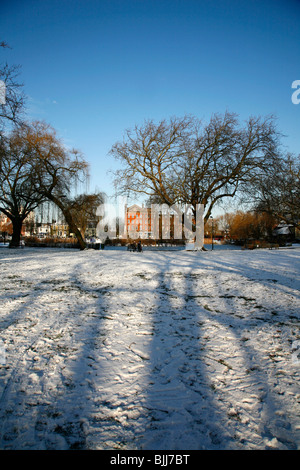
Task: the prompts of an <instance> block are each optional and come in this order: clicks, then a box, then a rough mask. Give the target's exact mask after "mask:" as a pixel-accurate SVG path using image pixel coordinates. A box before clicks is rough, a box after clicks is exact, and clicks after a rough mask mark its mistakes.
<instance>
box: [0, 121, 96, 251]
mask: <svg viewBox="0 0 300 470" xmlns="http://www.w3.org/2000/svg"><path fill="white" fill-rule="evenodd" d="M4 142H5V139H4V138H3V139H2V143H4ZM10 142H13V144H14V146H12V144H10V145H8V146H7V145H6V146H4V145H2V147H1V148H2V149H3V151H2V154H1V159H0V166H1V179H0V181H1V182H2V185H1V186H0V202H1V203H2V206H1V205H0V210H1V211H2V212H4V213H5V214H6V215H8V217H10V218H11V217H12V222H13V224H14V219H15V220H16V222H15V225H14V232H15V234H14V235H13V241H12V244H11V246H18V244H19V243H18V240H19V239H20V236H19V233H20V230H19V224H20V221H21V220H24V218H25V217H26V215H28V213H29V212H30V211H32V210H33V209H34V208H35V207H37V206H38V205H39V204H41V202H43V201H45V200H50V201H52V202H53V203H54V204H55V205H56V206H58V207H59V208H60V210H61V211H62V213H63V215H64V217H65V220H66V222H67V223H68V225H69V228H70V231H71V232H72V233H74V234H75V236H76V237H77V240H78V243H79V246H80V248H81V249H84V248H85V242H84V239H83V237H82V234H81V232H80V230H79V228H78V226H77V223H76V221H75V220H74V217H73V214H72V210H71V207H70V204H69V201H70V198H71V197H72V189H73V187H74V184H75V183H77V182H78V180H80V179H84V178H87V175H88V164H87V162H86V161H85V160H84V159H83V157H82V155H81V154H80V153H79V152H78V151H77V150H71V151H69V150H67V149H66V148H65V146H64V145H63V144H62V142H61V141H60V140H59V139H58V137H57V136H56V132H55V130H54V129H53V128H51V127H50V126H49V125H48V124H46V123H44V122H39V121H37V122H33V123H31V124H23V125H22V126H18V127H17V128H16V129H15V130H14V131H13V133H12V136H11V139H10ZM15 161H17V164H16V163H15ZM19 162H20V163H19ZM8 201H9V204H10V206H9V207H10V208H12V207H13V210H14V213H13V212H12V209H11V210H10V212H9V211H8V209H7V206H5V204H8Z"/></svg>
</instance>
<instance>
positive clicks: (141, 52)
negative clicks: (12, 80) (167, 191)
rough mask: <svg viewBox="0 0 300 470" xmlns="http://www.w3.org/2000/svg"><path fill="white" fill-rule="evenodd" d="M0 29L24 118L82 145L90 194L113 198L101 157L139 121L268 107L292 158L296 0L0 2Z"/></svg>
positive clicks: (299, 12) (299, 34)
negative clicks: (22, 97)
mask: <svg viewBox="0 0 300 470" xmlns="http://www.w3.org/2000/svg"><path fill="white" fill-rule="evenodd" d="M0 31H1V33H0V35H1V37H0V40H3V41H6V42H7V43H8V44H9V45H10V46H11V48H12V49H3V50H1V51H0V54H1V55H0V61H1V62H3V61H7V62H8V63H9V64H20V65H21V66H22V68H21V75H20V79H21V81H22V82H23V83H24V89H25V92H26V94H27V95H28V118H29V119H43V120H45V121H47V122H49V123H50V124H51V125H52V126H53V127H54V128H55V129H56V130H57V132H58V134H59V135H60V136H61V137H62V139H63V140H64V142H65V143H66V144H67V145H68V146H73V147H75V148H78V149H80V150H81V151H82V152H83V154H84V155H85V158H86V159H87V160H88V161H89V163H90V172H91V182H90V191H92V190H94V188H95V187H97V188H98V189H100V190H103V191H105V192H106V193H107V194H108V195H112V194H113V186H112V179H111V176H110V175H109V174H108V170H110V169H114V168H116V164H117V163H116V162H115V161H114V160H112V159H111V158H110V157H109V156H108V152H109V150H110V148H111V147H112V145H113V144H114V143H115V142H116V141H117V140H120V139H122V136H123V133H124V130H125V129H127V128H130V127H133V126H134V125H135V124H142V123H143V121H144V120H145V119H154V120H156V121H158V120H160V119H163V118H167V119H168V118H169V117H170V116H174V115H176V116H183V115H185V114H193V115H195V116H198V117H199V118H203V119H204V120H209V118H210V117H211V115H212V114H213V113H216V112H220V113H223V112H225V111H226V110H228V111H231V112H235V113H238V114H239V115H240V118H241V120H243V119H247V117H249V116H250V115H263V116H264V115H268V114H272V113H273V114H275V115H276V116H277V118H278V128H279V129H280V130H281V131H282V132H283V133H284V134H285V135H287V137H286V138H285V139H284V140H283V143H284V144H285V145H287V147H288V149H289V150H290V151H292V152H294V153H300V145H299V143H300V142H299V135H300V132H299V130H300V104H299V105H295V104H293V103H292V100H291V96H292V93H293V91H294V90H293V89H292V88H291V86H292V82H293V81H295V80H300V67H299V64H300V0H247V1H244V0H214V1H211V0H205V1H204V0H159V1H157V0H152V1H148V0H128V1H127V0H123V1H122V0H98V1H97V0H1V4H0Z"/></svg>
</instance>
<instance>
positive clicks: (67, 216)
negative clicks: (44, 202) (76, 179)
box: [47, 194, 86, 250]
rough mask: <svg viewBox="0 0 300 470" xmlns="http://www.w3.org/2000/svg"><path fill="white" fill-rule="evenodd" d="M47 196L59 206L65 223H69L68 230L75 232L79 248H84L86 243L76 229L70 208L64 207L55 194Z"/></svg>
mask: <svg viewBox="0 0 300 470" xmlns="http://www.w3.org/2000/svg"><path fill="white" fill-rule="evenodd" d="M47 197H48V198H49V199H50V200H51V201H53V202H54V204H56V205H57V206H58V207H59V208H60V210H61V211H62V213H63V215H64V217H65V219H66V222H67V224H68V225H69V229H70V232H72V233H74V234H75V236H76V238H77V241H78V244H79V247H80V249H81V250H84V249H85V248H86V243H85V241H84V239H83V236H82V234H81V232H80V230H79V229H78V227H77V225H76V224H75V223H74V221H73V217H72V214H71V212H70V210H69V209H68V207H66V206H65V205H64V204H63V202H62V201H61V200H60V199H59V198H57V197H56V196H53V195H52V194H50V195H49V194H48V195H47Z"/></svg>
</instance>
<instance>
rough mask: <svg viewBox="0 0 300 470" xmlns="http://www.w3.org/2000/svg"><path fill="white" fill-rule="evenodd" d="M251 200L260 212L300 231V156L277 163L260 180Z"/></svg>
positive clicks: (253, 190)
mask: <svg viewBox="0 0 300 470" xmlns="http://www.w3.org/2000/svg"><path fill="white" fill-rule="evenodd" d="M249 197H250V200H251V201H253V204H254V205H255V207H256V209H257V210H259V211H264V212H267V213H269V214H272V216H273V217H276V219H277V221H278V222H285V223H286V224H288V225H292V226H293V227H295V228H300V155H298V156H294V155H291V154H287V155H285V156H284V157H281V158H280V159H277V160H276V161H274V164H273V165H272V167H270V168H269V171H268V172H267V173H266V174H265V175H262V176H261V177H260V178H258V179H257V180H256V184H255V185H254V186H253V188H252V191H250V194H249Z"/></svg>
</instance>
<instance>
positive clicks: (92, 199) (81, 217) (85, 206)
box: [68, 192, 105, 237]
mask: <svg viewBox="0 0 300 470" xmlns="http://www.w3.org/2000/svg"><path fill="white" fill-rule="evenodd" d="M104 199H105V197H104V194H103V193H100V192H96V193H94V194H80V195H79V196H76V197H74V198H73V199H71V200H69V201H68V207H69V210H70V212H71V214H72V218H73V220H74V222H75V223H76V225H77V227H78V228H79V230H80V232H81V234H82V236H83V237H84V234H85V232H86V229H87V226H88V225H89V224H92V225H93V226H94V227H96V225H97V222H98V216H97V215H96V212H97V208H98V206H99V205H100V204H103V202H104Z"/></svg>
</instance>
